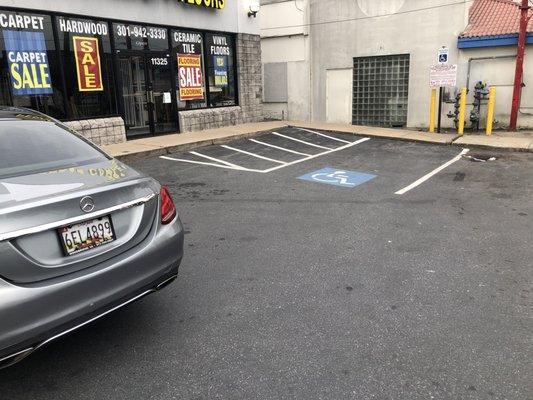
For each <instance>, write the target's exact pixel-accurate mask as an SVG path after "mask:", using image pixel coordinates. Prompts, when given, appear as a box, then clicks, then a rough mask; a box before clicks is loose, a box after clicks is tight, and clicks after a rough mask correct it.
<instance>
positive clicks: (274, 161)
mask: <svg viewBox="0 0 533 400" xmlns="http://www.w3.org/2000/svg"><path fill="white" fill-rule="evenodd" d="M221 147H224V148H225V149H228V150H232V151H236V152H238V153H243V154H247V155H249V156H252V157H256V158H260V159H261V160H266V161H271V162H273V163H276V164H284V165H285V164H287V163H286V162H284V161H279V160H274V159H273V158H268V157H265V156H260V155H259V154H255V153H250V152H249V151H245V150H241V149H237V148H235V147H231V146H226V145H225V144H223V145H221Z"/></svg>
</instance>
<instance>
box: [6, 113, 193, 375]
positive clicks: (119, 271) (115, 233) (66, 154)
mask: <svg viewBox="0 0 533 400" xmlns="http://www.w3.org/2000/svg"><path fill="white" fill-rule="evenodd" d="M182 255H183V227H182V225H181V222H180V220H179V218H178V216H177V213H176V207H175V206H174V203H173V201H172V198H171V197H170V195H169V192H168V190H167V189H166V188H165V187H163V186H161V185H160V184H159V183H158V182H157V181H156V180H154V179H153V178H150V177H148V176H145V175H143V174H141V173H139V172H137V171H135V170H134V169H132V168H130V167H128V166H126V165H124V164H122V163H121V162H120V161H118V160H115V159H113V158H111V157H109V156H108V155H106V154H105V153H103V152H102V151H101V150H99V149H98V148H97V147H95V146H94V145H93V144H91V143H90V142H88V141H87V140H85V139H84V138H82V137H81V136H79V135H78V134H76V133H75V132H73V131H71V130H69V128H67V127H66V126H64V125H62V124H61V123H60V122H58V121H56V120H54V119H52V118H49V117H47V116H46V115H44V114H40V113H37V112H34V111H31V110H26V109H19V108H13V107H10V108H0V368H3V367H7V366H9V365H12V364H14V363H16V362H18V361H21V360H22V359H23V358H25V357H27V356H28V355H29V354H31V353H32V352H34V351H35V350H37V349H38V348H40V347H42V346H44V345H46V344H47V343H49V342H51V341H52V340H55V339H58V338H59V337H61V336H63V335H65V334H67V333H69V332H71V331H73V330H75V329H77V328H79V327H81V326H84V325H86V324H88V323H90V322H92V321H94V320H96V319H98V318H100V317H102V316H104V315H106V314H108V313H110V312H112V311H115V310H117V309H119V308H120V307H123V306H125V305H127V304H129V303H131V302H133V301H135V300H137V299H140V298H141V297H143V296H145V295H147V294H149V293H153V292H155V291H157V290H159V289H161V288H163V287H164V286H166V285H167V284H168V283H170V282H172V281H173V280H174V279H175V278H176V277H177V274H178V267H179V264H180V261H181V258H182Z"/></svg>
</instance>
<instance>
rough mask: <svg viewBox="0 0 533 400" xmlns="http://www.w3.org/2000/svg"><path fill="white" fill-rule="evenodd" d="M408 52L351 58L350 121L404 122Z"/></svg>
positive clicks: (388, 124) (404, 123)
mask: <svg viewBox="0 0 533 400" xmlns="http://www.w3.org/2000/svg"><path fill="white" fill-rule="evenodd" d="M409 58H410V57H409V54H400V55H391V56H378V57H356V58H354V59H353V67H354V68H353V108H352V123H353V124H354V125H373V126H389V127H403V126H405V125H406V124H407V98H408V91H409Z"/></svg>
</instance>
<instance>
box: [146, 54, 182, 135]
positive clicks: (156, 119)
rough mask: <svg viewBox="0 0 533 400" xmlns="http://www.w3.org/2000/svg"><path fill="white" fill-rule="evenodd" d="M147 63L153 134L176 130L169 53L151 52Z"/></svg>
mask: <svg viewBox="0 0 533 400" xmlns="http://www.w3.org/2000/svg"><path fill="white" fill-rule="evenodd" d="M147 63H148V65H149V69H148V72H149V73H148V75H149V93H148V97H149V102H150V108H151V114H152V115H151V117H152V128H153V129H152V132H153V133H154V134H158V133H165V132H171V131H175V130H176V124H175V116H174V115H173V112H172V69H171V66H170V54H167V53H151V54H149V55H148V57H147Z"/></svg>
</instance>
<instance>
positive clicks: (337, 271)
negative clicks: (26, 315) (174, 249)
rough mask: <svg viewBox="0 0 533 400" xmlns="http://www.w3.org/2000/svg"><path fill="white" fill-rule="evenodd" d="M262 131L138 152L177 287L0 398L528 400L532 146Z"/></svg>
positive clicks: (42, 361) (14, 378) (22, 374)
mask: <svg viewBox="0 0 533 400" xmlns="http://www.w3.org/2000/svg"><path fill="white" fill-rule="evenodd" d="M276 132H277V133H278V134H279V135H276V134H274V133H273V132H267V133H264V134H262V135H260V136H256V137H254V138H250V139H246V140H237V141H234V142H231V143H228V144H226V145H225V146H220V145H215V146H209V147H204V148H199V149H197V150H194V151H191V152H189V151H187V152H176V153H173V154H169V155H168V156H165V157H149V158H146V159H143V160H139V161H138V162H136V163H135V165H134V166H135V167H136V168H138V169H140V170H143V171H145V172H146V173H148V174H150V175H152V176H154V177H156V178H157V179H159V180H160V181H161V182H162V183H163V184H165V185H167V186H168V187H169V189H170V191H171V193H172V195H173V197H174V199H175V200H176V203H177V207H178V210H179V212H180V217H181V218H182V220H183V222H184V225H185V229H186V233H187V235H186V256H185V259H184V260H183V264H182V266H181V269H180V276H179V279H178V281H177V282H176V283H175V284H173V285H170V286H169V287H167V288H166V289H165V290H164V291H162V292H160V293H158V294H156V295H153V296H151V297H147V298H146V299H144V300H143V301H141V302H138V303H135V304H132V305H131V306H129V307H127V308H126V309H123V310H121V311H119V312H118V313H116V314H114V315H112V316H110V317H108V318H105V319H103V320H101V321H98V322H97V323H95V324H94V325H91V326H89V327H87V328H84V329H83V330H81V331H80V332H77V333H75V334H72V335H70V336H68V337H66V338H65V339H64V340H61V341H60V342H57V343H54V344H52V345H50V346H49V347H47V348H45V349H43V350H42V351H40V352H38V353H36V354H35V355H34V356H32V357H31V358H29V359H28V360H26V361H25V362H24V363H22V364H20V365H18V366H16V367H14V368H12V369H9V370H6V371H0V398H4V397H5V398H6V399H28V398H31V399H35V400H39V399H51V398H53V399H54V400H61V399H65V400H66V399H73V398H76V399H78V398H86V399H93V398H102V399H103V398H112V399H128V400H135V399H147V398H150V399H158V400H159V399H161V400H162V399H173V398H176V399H215V398H220V399H285V398H286V399H293V398H297V399H316V398H321V399H371V398H376V399H395V400H396V399H406V400H407V399H408V400H416V399H424V400H426V399H431V398H435V399H451V398H453V399H503V398H505V399H526V398H528V387H529V386H530V384H529V382H530V379H529V378H530V377H529V376H528V374H527V372H525V371H527V369H528V365H529V362H530V359H531V352H530V332H531V314H530V311H528V307H529V306H530V301H531V299H530V294H531V280H532V271H531V260H532V259H533V248H532V246H531V229H532V216H533V200H532V199H533V187H532V185H531V182H532V181H533V180H532V171H533V160H532V157H531V155H530V154H527V153H511V152H501V153H490V154H489V153H487V152H486V151H479V150H474V149H470V152H469V153H468V154H467V155H474V156H478V157H481V156H483V157H481V158H488V157H486V156H494V157H495V158H496V160H494V161H487V162H475V161H474V160H473V159H472V158H466V157H463V156H462V155H461V154H460V153H462V152H464V151H463V149H461V148H459V147H455V146H437V145H427V144H418V143H410V142H400V141H393V140H386V139H377V138H372V139H368V138H365V137H362V136H353V135H345V134H340V133H331V132H322V131H317V132H308V131H304V130H298V129H296V128H287V129H281V130H278V131H276ZM322 135H326V136H322ZM328 136H329V137H328ZM289 137H290V138H289ZM295 139H297V140H295ZM304 142H305V143H304ZM310 144H313V145H310ZM478 159H480V158H478ZM406 188H408V189H409V190H404V189H406ZM400 191H401V192H402V193H401V194H400V193H398V192H400ZM95 382H98V385H95ZM2 396H3V397H2Z"/></svg>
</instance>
